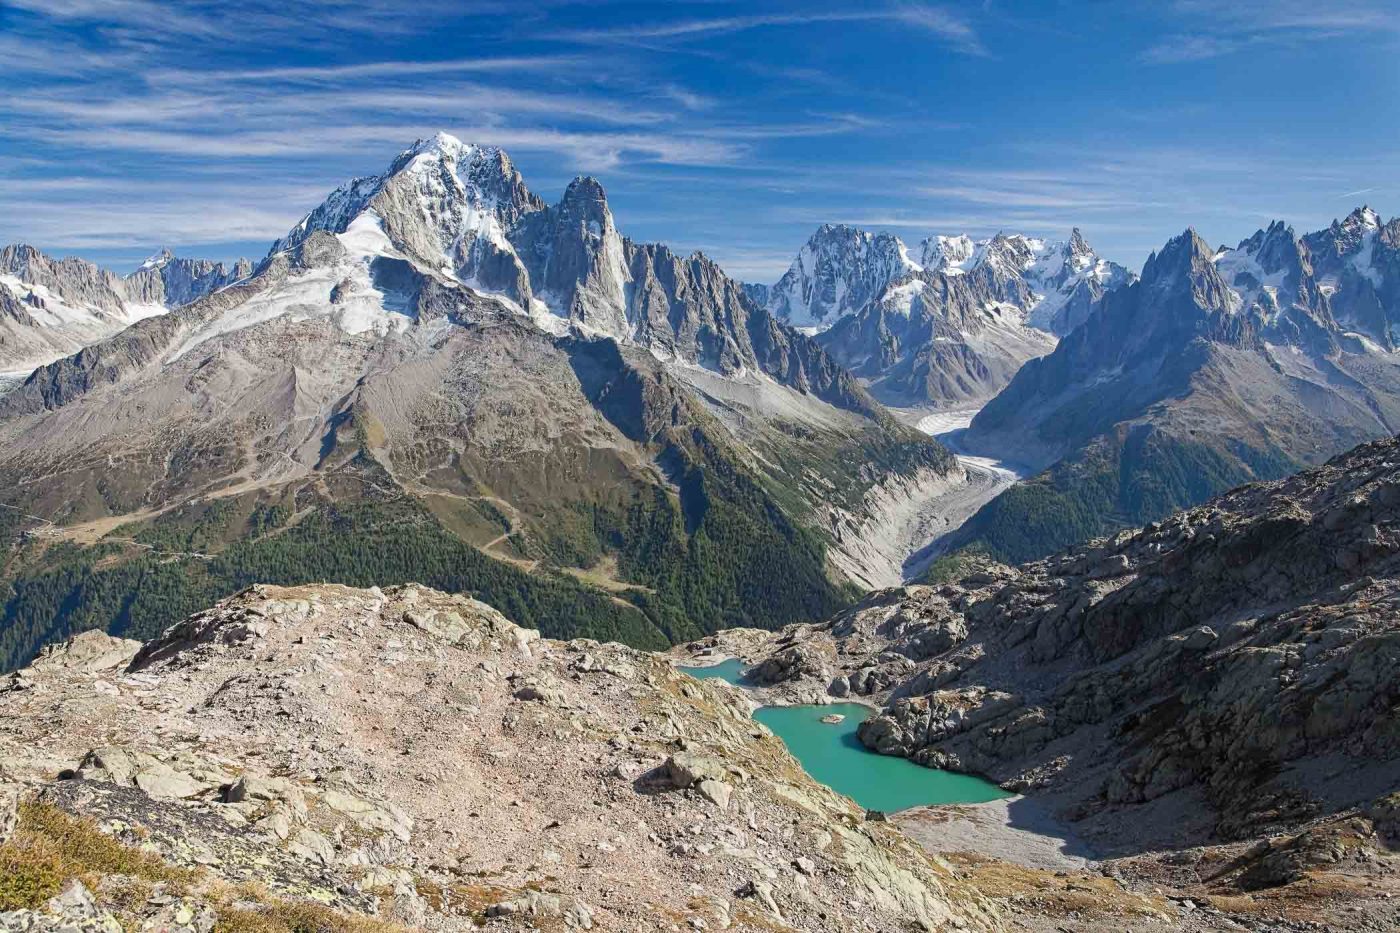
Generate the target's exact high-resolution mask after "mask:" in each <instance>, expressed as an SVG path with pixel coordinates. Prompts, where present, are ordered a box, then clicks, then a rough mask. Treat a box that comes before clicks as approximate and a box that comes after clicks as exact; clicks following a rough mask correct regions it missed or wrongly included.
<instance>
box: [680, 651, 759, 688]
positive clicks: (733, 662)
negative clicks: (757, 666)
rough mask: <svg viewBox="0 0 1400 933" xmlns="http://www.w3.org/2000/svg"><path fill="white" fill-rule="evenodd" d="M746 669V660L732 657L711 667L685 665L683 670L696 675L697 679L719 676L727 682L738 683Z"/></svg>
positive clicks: (692, 675) (693, 675)
mask: <svg viewBox="0 0 1400 933" xmlns="http://www.w3.org/2000/svg"><path fill="white" fill-rule="evenodd" d="M743 669H744V662H743V661H740V660H739V659H738V658H730V659H729V660H728V661H721V662H719V663H718V664H713V665H711V666H709V667H683V668H681V670H682V671H684V672H685V673H687V674H689V675H690V676H691V677H694V678H695V679H696V680H709V679H710V678H712V677H718V678H719V679H720V680H722V681H724V682H725V683H729V684H734V685H736V686H737V685H738V683H739V674H740V672H742V671H743Z"/></svg>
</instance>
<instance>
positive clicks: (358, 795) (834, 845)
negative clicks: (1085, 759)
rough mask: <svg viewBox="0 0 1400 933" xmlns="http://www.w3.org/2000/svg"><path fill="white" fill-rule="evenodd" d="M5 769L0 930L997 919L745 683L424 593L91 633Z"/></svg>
mask: <svg viewBox="0 0 1400 933" xmlns="http://www.w3.org/2000/svg"><path fill="white" fill-rule="evenodd" d="M0 767H2V768H3V772H0V773H2V774H3V788H4V793H3V798H4V799H5V800H6V801H7V802H8V807H7V809H6V811H5V812H7V813H8V814H9V818H8V819H7V820H4V821H0V824H2V825H3V836H4V837H7V841H6V842H5V843H4V844H3V845H0V928H3V929H14V930H35V929H65V930H66V929H102V930H107V929H111V930H116V929H121V928H126V929H160V930H199V931H208V930H284V929H287V930H341V929H351V930H388V929H398V928H400V927H407V928H426V929H435V930H438V929H440V930H455V929H475V928H477V927H478V926H479V925H481V924H486V925H487V926H488V928H490V929H501V930H514V929H550V930H562V929H585V930H586V929H600V930H657V929H661V930H674V929H686V930H691V929H736V930H779V929H800V930H814V931H817V930H820V931H833V933H834V931H847V930H917V929H922V930H940V929H967V930H992V929H998V928H1000V927H1001V925H1002V921H1001V920H1000V919H999V912H998V909H997V907H996V905H995V904H994V903H993V901H992V899H991V898H989V897H987V896H985V895H983V894H982V893H981V892H979V890H978V889H977V888H976V887H975V886H974V885H972V884H971V883H969V881H968V880H967V879H966V878H965V877H963V876H962V873H961V872H959V871H958V870H956V869H954V868H953V867H952V866H951V865H950V864H949V863H947V862H945V861H942V860H940V859H936V858H931V857H929V856H927V855H926V854H925V853H924V852H923V851H922V850H920V849H919V848H918V847H917V846H915V845H914V844H912V843H911V842H910V841H909V840H908V839H907V838H906V837H904V836H903V835H902V834H901V833H900V832H899V830H898V829H896V828H895V827H894V826H893V825H891V824H889V823H887V822H882V821H878V820H874V821H867V819H866V814H865V813H864V812H863V811H861V810H860V809H858V808H857V807H855V806H854V805H853V804H852V803H851V802H850V801H848V800H846V799H845V798H842V797H839V796H837V795H835V794H834V793H832V792H830V791H828V790H827V789H825V788H824V787H821V786H819V785H817V784H815V783H814V782H812V781H811V780H810V779H809V778H807V777H806V775H805V774H804V773H803V772H802V771H801V769H800V768H799V767H798V765H797V763H796V762H795V760H793V759H792V758H791V757H790V756H789V755H788V754H787V753H786V751H785V750H784V748H783V746H782V744H781V743H780V742H779V740H777V739H776V738H775V737H773V736H772V735H771V734H770V733H768V732H767V730H766V729H764V728H762V727H761V726H759V725H758V724H756V723H755V722H754V721H753V720H752V719H750V717H749V706H748V703H747V701H746V700H745V698H744V696H743V694H742V693H741V692H740V691H738V690H735V689H734V688H731V687H729V686H727V685H723V684H715V683H706V684H702V683H699V682H697V681H695V680H693V679H691V678H690V677H688V676H686V675H684V674H681V673H679V672H677V671H676V670H675V669H674V668H673V667H672V666H671V664H670V662H669V660H668V659H666V658H665V657H662V656H656V655H648V654H645V653H642V652H638V651H634V650H631V649H627V648H623V647H620V646H615V645H600V644H598V643H595V642H586V641H576V642H569V643H563V642H555V641H550V640H547V639H542V638H540V637H539V636H538V634H537V633H536V632H534V631H531V630H527V629H522V628H519V627H517V626H515V625H513V624H512V623H510V622H509V621H507V620H506V619H505V618H504V617H503V616H501V615H500V614H499V613H498V612H496V611H495V610H493V609H491V608H490V607H488V606H486V605H484V604H482V603H479V602H476V601H474V600H471V599H469V598H466V597H455V596H446V595H443V594H441V593H438V592H435V591H431V590H427V589H423V588H419V587H414V586H409V587H404V588H399V589H394V590H388V591H385V592H380V591H378V590H369V591H364V590H354V589H348V588H344V587H338V586H307V587H299V588H293V589H277V588H255V589H253V590H250V591H247V592H245V593H243V594H240V595H239V596H237V597H235V598H233V599H230V600H228V601H226V602H224V603H221V604H219V605H218V606H216V607H215V608H213V609H211V610H209V611H207V612H204V613H201V614H199V615H196V616H194V617H192V618H190V619H188V620H187V621H185V622H183V623H181V624H179V625H177V626H176V627H174V628H172V629H171V630H170V631H168V632H167V633H166V635H165V636H164V637H163V638H161V639H159V640H157V641H154V642H151V643H148V644H146V645H145V646H141V645H139V644H137V643H135V642H131V641H125V640H121V639H115V638H111V637H109V636H106V635H103V634H100V633H89V634H86V635H83V636H79V637H78V638H76V639H74V640H73V641H71V642H69V643H68V644H67V645H64V646H61V647H57V648H54V649H50V650H49V651H47V652H46V653H45V654H44V655H43V656H42V657H41V658H40V659H39V660H38V661H37V662H36V663H35V664H34V665H33V666H31V667H29V668H27V669H25V670H23V671H20V672H18V673H16V674H14V675H11V676H10V677H9V678H8V680H6V681H4V682H0ZM1143 909H1147V908H1146V907H1144V908H1143ZM65 923H66V924H69V925H68V926H65V925H64V924H65ZM117 924H120V925H121V926H118V925H117Z"/></svg>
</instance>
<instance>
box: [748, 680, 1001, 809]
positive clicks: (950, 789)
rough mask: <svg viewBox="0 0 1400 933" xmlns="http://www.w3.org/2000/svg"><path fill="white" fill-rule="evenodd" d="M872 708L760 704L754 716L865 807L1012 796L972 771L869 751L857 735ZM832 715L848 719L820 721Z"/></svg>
mask: <svg viewBox="0 0 1400 933" xmlns="http://www.w3.org/2000/svg"><path fill="white" fill-rule="evenodd" d="M872 712H874V711H873V710H871V709H870V707H868V706H861V705H860V704H859V703H833V704H831V705H829V706H763V707H759V709H757V710H756V711H755V712H754V714H753V718H754V719H757V720H758V721H759V722H761V723H763V724H764V725H765V726H767V727H768V728H769V729H772V730H773V733H774V734H775V735H777V736H778V738H780V739H782V740H783V744H784V745H786V746H787V747H788V751H790V752H792V755H793V757H794V758H796V759H797V760H798V761H800V762H802V767H803V768H804V769H805V770H806V772H807V773H808V774H810V775H811V776H812V777H813V779H815V780H817V781H820V782H821V783H823V784H825V785H826V786H827V787H830V788H831V789H832V790H834V791H836V792H837V793H840V794H845V795H846V796H847V797H850V798H851V799H852V800H854V801H855V802H856V803H858V804H860V805H861V806H862V807H865V808H866V809H867V810H883V811H884V812H886V813H893V812H894V811H896V810H907V809H908V808H909V807H918V806H925V805H928V804H939V803H984V802H986V801H988V800H999V799H1001V798H1002V797H1009V796H1011V795H1010V794H1008V793H1007V792H1006V791H1004V790H1002V789H1001V788H1000V787H997V786H996V785H995V784H993V783H991V782H990V781H984V780H982V779H981V778H977V777H973V776H972V775H970V774H955V773H954V772H952V771H938V770H935V769H933V768H925V767H924V766H923V765H916V764H914V762H912V761H910V760H908V759H907V758H895V757H893V756H891V755H881V754H880V753H879V752H872V751H871V750H870V749H868V748H866V747H865V746H864V745H862V744H861V741H860V739H859V738H857V737H856V729H857V728H859V726H860V724H861V722H863V721H864V720H865V719H866V718H867V717H869V716H870V715H871V713H872ZM832 715H836V716H845V717H846V718H845V719H843V720H842V721H841V722H838V723H825V722H822V717H823V716H832Z"/></svg>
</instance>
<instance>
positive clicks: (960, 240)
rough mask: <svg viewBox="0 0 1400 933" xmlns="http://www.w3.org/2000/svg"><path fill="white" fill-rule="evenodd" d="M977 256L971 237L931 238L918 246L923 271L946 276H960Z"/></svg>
mask: <svg viewBox="0 0 1400 933" xmlns="http://www.w3.org/2000/svg"><path fill="white" fill-rule="evenodd" d="M976 254H977V244H975V243H973V242H972V237H970V236H966V235H960V236H943V235H938V236H931V237H929V238H928V239H927V240H924V242H923V243H922V244H920V255H921V260H920V261H921V262H922V263H923V266H924V268H925V269H929V270H931V271H934V272H943V273H945V274H947V275H962V274H963V273H964V272H966V271H967V270H968V266H969V264H970V263H971V262H972V261H973V259H974V258H975V256H976Z"/></svg>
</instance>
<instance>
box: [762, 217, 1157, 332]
mask: <svg viewBox="0 0 1400 933" xmlns="http://www.w3.org/2000/svg"><path fill="white" fill-rule="evenodd" d="M918 255H919V259H918V261H917V262H915V261H914V260H913V259H912V258H911V257H910V253H909V250H907V249H906V248H905V246H904V244H903V243H902V242H901V241H900V240H899V238H898V237H894V236H891V235H890V234H871V233H867V232H865V231H863V230H859V229H857V228H855V227H849V226H844V225H832V224H824V225H823V226H822V227H820V228H819V229H818V230H817V232H816V233H815V234H813V236H812V238H811V239H810V240H808V241H807V243H806V245H804V246H803V247H802V250H801V251H800V252H799V253H798V255H797V258H796V259H795V260H794V261H793V264H792V266H791V267H790V268H789V269H788V271H787V273H785V274H784V275H783V277H782V278H781V279H780V280H779V281H778V283H777V284H776V285H774V286H772V287H771V288H769V289H766V290H765V292H764V294H765V297H766V298H767V304H768V307H769V309H770V310H772V311H773V312H774V313H775V314H777V315H778V316H779V317H783V318H785V319H787V320H788V321H789V322H790V323H793V324H796V325H798V326H807V327H818V328H822V327H829V326H831V325H832V324H833V323H834V322H835V321H837V320H840V319H841V318H842V317H845V316H849V315H851V314H855V313H857V312H858V311H859V310H860V309H861V308H862V307H864V306H866V305H868V304H869V303H870V302H872V301H875V300H879V299H880V298H881V297H882V296H883V295H884V294H885V292H886V291H889V290H893V289H896V288H902V289H903V291H902V292H900V295H898V296H895V297H898V298H899V299H900V300H899V301H896V302H894V303H893V304H892V305H891V307H907V306H909V304H910V302H909V301H908V300H905V299H908V298H909V297H910V293H909V284H908V281H907V280H908V277H909V276H911V275H915V274H918V273H924V272H927V273H930V274H942V275H946V276H949V277H958V276H968V275H971V276H974V277H976V278H977V279H978V280H979V282H980V283H981V284H979V285H977V286H975V287H976V288H977V289H979V290H980V291H983V292H986V294H985V295H984V298H983V303H984V304H986V305H987V306H988V307H991V306H992V305H997V306H998V307H1003V306H1012V307H1014V308H1015V309H1017V311H1018V313H1019V314H1020V315H1021V316H1022V318H1023V319H1025V320H1027V321H1028V322H1029V323H1030V324H1032V325H1033V326H1035V327H1038V328H1040V329H1043V330H1048V331H1051V332H1052V333H1055V334H1065V333H1068V331H1069V330H1071V329H1073V327H1074V326H1075V325H1077V324H1078V323H1079V321H1081V320H1082V319H1083V317H1084V316H1085V315H1086V314H1087V313H1088V306H1089V305H1090V304H1092V302H1093V300H1095V299H1096V298H1097V297H1098V295H1099V294H1100V293H1101V292H1102V290H1103V289H1105V288H1112V287H1116V286H1117V285H1120V284H1122V283H1124V282H1127V281H1129V280H1130V279H1131V278H1132V275H1131V273H1129V272H1128V270H1127V269H1125V268H1123V267H1122V266H1119V265H1117V264H1116V263H1112V262H1109V261H1107V260H1104V259H1102V258H1100V257H1099V256H1098V255H1097V254H1096V253H1095V252H1094V251H1093V249H1092V248H1090V246H1089V244H1088V243H1087V242H1086V241H1085V240H1084V237H1083V235H1082V234H1081V233H1080V232H1079V230H1078V229H1075V230H1074V231H1072V232H1071V234H1070V237H1069V239H1068V240H1067V241H1064V242H1047V241H1045V240H1043V239H1040V238H1038V237H1031V236H1026V235H1025V234H1020V233H1005V232H1000V233H997V234H996V235H995V236H992V237H988V238H987V239H984V240H974V239H973V238H972V237H970V236H967V235H965V234H962V235H937V236H932V237H929V238H927V239H925V240H923V241H922V242H921V243H920V245H919V250H918ZM1081 284H1082V285H1083V287H1082V288H1081Z"/></svg>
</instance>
